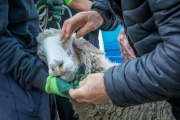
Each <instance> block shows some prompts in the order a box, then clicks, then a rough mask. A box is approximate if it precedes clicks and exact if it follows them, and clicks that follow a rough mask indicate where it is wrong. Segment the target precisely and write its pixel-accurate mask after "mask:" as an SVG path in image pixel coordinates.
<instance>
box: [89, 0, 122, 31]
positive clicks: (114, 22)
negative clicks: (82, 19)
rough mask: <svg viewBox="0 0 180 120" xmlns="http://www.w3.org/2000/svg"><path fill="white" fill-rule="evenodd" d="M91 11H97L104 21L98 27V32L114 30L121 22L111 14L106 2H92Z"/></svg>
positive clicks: (101, 0)
mask: <svg viewBox="0 0 180 120" xmlns="http://www.w3.org/2000/svg"><path fill="white" fill-rule="evenodd" d="M91 10H94V11H97V12H98V13H100V14H101V15H102V17H103V18H104V19H105V22H104V23H103V24H102V25H101V26H100V27H99V29H100V30H103V31H107V30H108V31H110V30H114V29H116V28H117V27H118V25H120V24H121V20H120V19H118V18H117V17H116V15H115V14H113V12H112V10H111V8H110V6H109V3H108V0H94V1H93V4H92V6H91Z"/></svg>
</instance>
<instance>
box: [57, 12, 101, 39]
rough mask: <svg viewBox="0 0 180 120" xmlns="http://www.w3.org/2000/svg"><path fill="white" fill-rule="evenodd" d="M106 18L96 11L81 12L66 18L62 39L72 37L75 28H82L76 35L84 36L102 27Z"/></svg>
mask: <svg viewBox="0 0 180 120" xmlns="http://www.w3.org/2000/svg"><path fill="white" fill-rule="evenodd" d="M103 22H104V18H103V17H102V16H101V15H100V14H99V13H98V12H96V11H88V12H80V13H77V14H76V15H74V16H73V17H72V18H69V19H68V20H66V21H65V22H64V24H63V27H62V31H61V38H60V39H61V40H64V39H65V37H66V39H70V38H71V35H72V34H73V33H74V31H75V30H77V29H78V28H80V27H81V28H80V29H79V30H78V32H77V33H76V37H77V38H79V37H82V36H84V35H85V34H87V33H88V32H90V31H93V30H95V29H97V28H99V27H100V25H101V24H102V23H103Z"/></svg>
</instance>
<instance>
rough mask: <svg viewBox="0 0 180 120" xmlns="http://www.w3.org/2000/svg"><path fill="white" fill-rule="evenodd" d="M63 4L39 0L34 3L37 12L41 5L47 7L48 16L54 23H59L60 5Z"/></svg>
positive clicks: (60, 1)
mask: <svg viewBox="0 0 180 120" xmlns="http://www.w3.org/2000/svg"><path fill="white" fill-rule="evenodd" d="M63 4H64V1H63V0H39V1H38V2H37V3H36V9H37V10H38V9H39V7H41V6H42V5H46V6H48V7H49V11H48V13H49V15H50V16H52V20H53V21H56V22H60V21H61V15H62V10H63V8H62V5H63Z"/></svg>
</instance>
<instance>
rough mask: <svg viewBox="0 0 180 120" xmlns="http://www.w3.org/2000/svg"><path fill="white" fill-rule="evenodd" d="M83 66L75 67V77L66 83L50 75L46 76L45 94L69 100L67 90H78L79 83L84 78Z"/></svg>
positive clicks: (82, 64)
mask: <svg viewBox="0 0 180 120" xmlns="http://www.w3.org/2000/svg"><path fill="white" fill-rule="evenodd" d="M84 73H85V64H84V63H81V64H79V65H78V66H77V67H76V77H75V79H74V81H72V82H70V83H68V82H66V81H64V80H62V79H60V78H59V77H54V76H52V75H50V76H48V78H47V81H46V85H45V91H46V92H47V93H54V94H57V95H60V96H62V97H67V98H70V95H69V93H68V92H69V89H71V88H73V89H74V88H78V87H79V82H80V81H81V80H83V79H84V78H85V75H84Z"/></svg>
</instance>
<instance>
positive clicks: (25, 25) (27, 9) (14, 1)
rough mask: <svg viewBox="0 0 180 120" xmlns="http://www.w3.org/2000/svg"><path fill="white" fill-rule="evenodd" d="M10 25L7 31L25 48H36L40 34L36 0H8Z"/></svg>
mask: <svg viewBox="0 0 180 120" xmlns="http://www.w3.org/2000/svg"><path fill="white" fill-rule="evenodd" d="M8 4H9V13H8V21H9V24H8V26H7V29H8V30H9V31H10V33H11V35H13V37H15V38H16V39H17V40H18V42H19V44H21V45H22V46H23V48H26V49H28V48H33V47H36V45H37V42H36V36H37V35H38V33H39V18H38V14H37V12H36V9H35V4H34V0H8Z"/></svg>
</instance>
